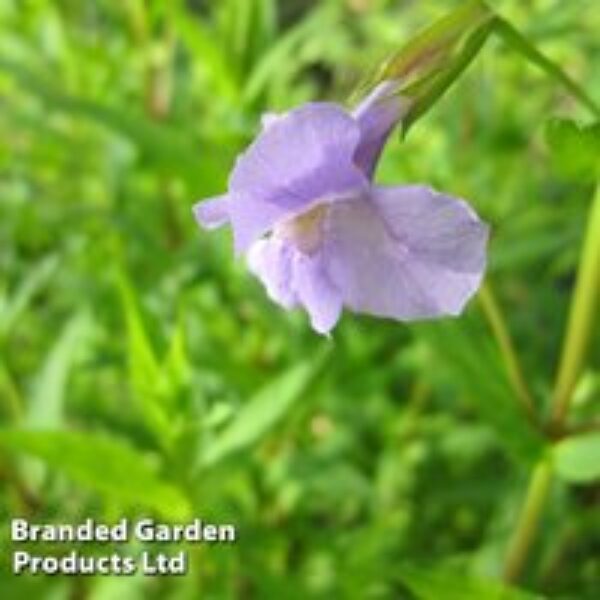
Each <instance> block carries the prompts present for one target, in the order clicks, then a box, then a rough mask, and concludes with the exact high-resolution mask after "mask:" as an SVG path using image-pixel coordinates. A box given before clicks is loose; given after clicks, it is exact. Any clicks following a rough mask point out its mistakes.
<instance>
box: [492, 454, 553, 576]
mask: <svg viewBox="0 0 600 600" xmlns="http://www.w3.org/2000/svg"><path fill="white" fill-rule="evenodd" d="M551 483H552V466H551V464H550V463H549V462H548V461H546V460H544V461H542V462H540V463H539V464H538V465H537V466H536V467H535V469H534V470H533V472H532V474H531V479H530V481H529V487H528V488H527V494H526V496H525V504H524V505H523V508H522V510H521V514H520V515H519V518H518V521H517V525H516V527H515V529H514V533H513V535H512V537H511V539H510V542H509V544H508V551H507V554H506V560H505V562H504V570H503V572H502V578H503V579H504V581H506V582H509V583H510V582H514V581H516V580H517V579H518V578H519V576H520V575H521V573H522V572H523V569H524V568H525V565H526V563H527V557H528V556H529V551H530V549H531V546H532V544H533V541H534V539H535V537H536V534H537V532H538V530H539V526H540V521H541V517H542V512H543V510H544V506H545V504H546V499H547V497H548V493H549V492H550V487H551Z"/></svg>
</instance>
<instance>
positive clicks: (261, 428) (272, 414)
mask: <svg viewBox="0 0 600 600" xmlns="http://www.w3.org/2000/svg"><path fill="white" fill-rule="evenodd" d="M322 362H323V360H322V358H319V359H317V360H316V361H314V362H311V363H304V364H302V365H298V366H296V367H293V368H291V369H289V370H288V371H286V372H285V373H283V375H280V376H279V378H277V379H276V380H275V381H274V382H272V383H270V384H268V385H267V386H265V387H264V388H262V389H261V390H260V391H259V392H258V393H257V394H256V395H255V396H254V397H253V398H251V399H250V400H249V401H248V402H247V403H246V404H245V405H244V406H243V407H242V408H241V409H240V411H239V412H238V413H237V416H236V418H235V419H234V421H233V422H232V423H231V424H230V425H229V426H227V427H226V428H225V430H224V431H223V432H222V433H220V434H219V435H218V436H217V438H216V439H215V440H214V441H213V442H212V443H211V444H210V445H209V446H208V447H207V448H206V449H205V451H204V454H203V456H202V462H203V464H205V465H210V464H214V463H216V462H218V461H220V460H222V459H223V458H225V457H226V456H228V455H229V454H231V453H233V452H237V451H239V450H242V449H243V448H246V447H247V446H250V445H252V444H253V443H254V442H256V441H257V440H259V439H260V438H261V437H262V436H263V435H264V434H265V433H266V432H267V431H268V430H269V429H271V428H272V427H273V426H274V425H275V424H276V423H277V422H278V421H279V420H280V419H282V418H283V417H284V415H285V414H286V413H287V412H288V410H289V409H290V408H291V406H292V405H293V404H294V402H296V401H297V400H299V399H300V398H301V397H302V395H303V393H304V391H305V390H306V388H307V386H308V384H309V383H310V381H311V380H312V379H313V378H314V376H315V374H316V372H317V371H318V370H319V367H320V366H321V364H322Z"/></svg>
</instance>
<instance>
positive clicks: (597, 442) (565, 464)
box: [553, 432, 600, 483]
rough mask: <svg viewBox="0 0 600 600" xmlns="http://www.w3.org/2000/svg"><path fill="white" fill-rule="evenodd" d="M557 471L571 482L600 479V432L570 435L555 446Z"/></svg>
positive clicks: (588, 481)
mask: <svg viewBox="0 0 600 600" xmlns="http://www.w3.org/2000/svg"><path fill="white" fill-rule="evenodd" d="M553 455H554V461H555V467H556V472H557V473H558V474H559V475H560V476H561V477H562V478H563V479H564V480H565V481H568V482H571V483H592V482H595V481H598V480H599V479H600V433H596V432H594V433H587V434H584V435H578V436H573V437H569V438H567V439H565V440H562V441H560V442H558V443H557V444H555V446H554V447H553Z"/></svg>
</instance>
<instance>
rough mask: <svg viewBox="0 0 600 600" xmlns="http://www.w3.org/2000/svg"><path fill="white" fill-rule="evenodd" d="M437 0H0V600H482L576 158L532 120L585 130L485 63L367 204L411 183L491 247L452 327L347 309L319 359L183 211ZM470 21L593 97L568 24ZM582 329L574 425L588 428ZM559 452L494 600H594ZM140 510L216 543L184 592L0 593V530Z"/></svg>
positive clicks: (172, 582) (397, 147)
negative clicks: (249, 148) (519, 563)
mask: <svg viewBox="0 0 600 600" xmlns="http://www.w3.org/2000/svg"><path fill="white" fill-rule="evenodd" d="M457 4H458V3H457V2H449V1H445V2H442V1H441V0H439V1H438V0H435V1H434V0H431V1H427V2H409V1H401V0H389V1H386V0H326V1H321V2H316V1H314V2H311V1H308V0H286V1H285V2H283V1H280V2H276V1H275V0H218V1H217V0H210V1H209V0H205V1H202V0H196V1H190V2H184V1H183V0H176V1H171V2H161V1H160V0H154V1H150V0H148V1H143V0H123V1H122V2H110V1H109V0H96V1H91V0H85V1H81V0H54V1H53V0H2V2H1V3H0V107H1V110H0V399H1V403H0V415H1V418H2V420H3V423H4V424H5V427H4V429H3V430H2V432H1V433H0V448H1V454H0V466H1V473H0V477H1V480H0V493H1V496H0V512H1V514H2V530H1V532H0V533H1V536H2V539H1V541H0V544H1V548H2V557H1V561H2V566H1V568H2V572H1V574H0V587H1V589H0V595H1V596H2V597H3V598H25V597H29V598H33V597H35V598H52V599H60V598H90V599H94V600H99V599H103V600H104V599H107V598H128V599H129V598H138V597H139V598H153V597H156V598H158V597H161V598H215V599H221V598H274V599H275V598H282V599H287V598H290V599H293V598H313V597H314V598H411V597H413V596H412V595H414V596H415V597H418V598H440V599H442V600H443V599H445V598H457V599H461V600H462V599H465V598H477V599H480V598H481V599H485V598H492V597H493V598H504V597H506V598H508V597H509V596H508V594H509V592H502V591H501V590H500V588H499V587H497V586H499V584H495V583H489V581H493V580H496V579H497V578H499V577H500V575H501V573H502V570H503V564H504V560H505V556H506V552H507V547H508V545H509V540H510V538H511V534H512V533H513V531H514V529H515V523H516V520H517V515H518V513H519V510H520V508H521V505H522V503H523V498H524V494H525V490H526V488H527V481H528V478H529V475H530V472H531V470H532V467H533V464H534V463H535V462H536V461H537V460H539V457H540V456H541V455H542V454H543V453H544V452H550V450H549V449H548V448H549V446H548V442H547V440H546V437H545V436H544V435H543V434H542V432H540V430H539V429H538V428H537V427H536V426H535V425H531V424H530V423H529V422H528V420H527V419H526V418H524V414H523V409H522V407H521V405H520V404H519V402H518V399H519V397H520V398H521V400H523V398H524V397H526V396H527V395H530V396H531V397H532V403H533V405H534V406H535V408H536V410H537V411H538V413H539V414H544V413H545V412H547V411H548V409H549V402H550V396H551V392H552V386H553V381H554V379H555V372H556V368H557V364H558V362H559V358H560V348H561V342H562V339H563V335H564V331H565V327H566V322H567V315H568V308H569V303H570V299H571V296H572V292H573V287H574V281H575V274H576V268H577V263H578V256H579V252H580V248H581V244H582V240H583V232H584V230H585V226H586V215H587V211H588V207H589V205H590V202H591V198H592V196H593V189H594V185H593V178H592V177H591V174H590V170H589V169H588V168H586V164H585V161H581V160H580V155H581V154H587V155H589V154H590V153H591V154H593V153H594V152H595V151H597V149H598V146H594V145H593V143H591V145H590V146H589V147H588V149H587V150H586V151H585V152H582V151H581V147H580V145H579V143H578V142H576V141H573V143H571V141H570V140H571V138H572V137H573V136H575V134H576V132H575V131H574V130H573V127H574V126H571V125H568V124H566V123H565V122H558V123H557V122H552V121H551V119H552V118H554V117H560V116H567V117H569V118H575V119H578V120H580V121H581V122H583V123H589V121H590V119H589V115H588V114H587V113H586V112H585V110H584V109H583V108H580V107H578V106H577V105H576V104H575V103H574V101H573V100H571V99H570V98H569V97H568V95H567V94H565V92H564V91H563V90H562V89H560V88H559V86H557V85H556V83H554V82H552V81H550V80H549V79H548V78H547V77H546V76H545V75H544V74H542V73H540V72H538V71H536V70H535V69H533V68H532V67H531V66H529V65H528V64H527V63H525V62H524V61H523V60H522V59H521V58H520V57H519V56H518V55H517V54H515V53H514V52H513V51H512V50H510V49H508V48H507V47H506V46H505V45H503V44H501V43H499V42H497V41H493V42H492V43H490V44H489V45H488V46H486V48H485V49H484V51H483V52H482V54H481V55H480V56H479V57H478V58H477V60H476V61H475V63H474V64H473V65H472V66H471V67H470V68H469V70H468V72H467V74H466V76H465V77H463V78H462V79H461V80H460V81H459V82H458V83H457V84H456V85H455V87H454V88H453V89H452V90H451V92H450V93H449V94H448V95H447V96H445V97H444V99H443V100H442V101H441V102H439V103H438V105H437V106H436V107H435V108H434V109H433V110H432V111H431V112H430V113H429V114H428V115H427V117H426V118H425V119H424V120H422V121H421V122H419V123H418V124H417V125H416V126H415V127H414V129H413V130H412V131H411V133H410V135H409V136H408V138H407V139H406V140H405V141H404V142H402V143H401V141H400V140H399V139H396V140H394V141H393V142H392V143H391V144H390V145H389V147H388V149H387V151H386V154H385V156H384V160H383V162H382V164H381V167H380V171H379V174H378V177H379V179H380V180H381V181H388V182H400V181H407V182H430V183H431V184H433V185H434V186H436V187H438V188H440V189H443V190H446V191H448V192H450V193H452V194H454V195H457V196H462V197H464V198H468V199H470V201H471V202H472V203H473V205H474V206H475V207H476V209H477V211H478V212H479V213H480V214H481V215H482V216H483V217H484V218H485V219H486V220H487V221H488V222H490V223H491V224H492V230H493V236H492V241H491V245H490V269H489V277H488V287H487V288H486V292H485V293H484V294H483V296H481V297H480V298H479V299H477V300H475V301H474V302H472V304H471V306H470V308H469V310H468V312H467V314H466V315H465V316H464V317H462V318H460V319H458V320H447V321H440V322H434V323H431V324H413V325H406V326H405V325H402V324H396V323H392V322H387V321H382V320H375V319H371V318H367V317H357V316H354V315H346V316H345V317H344V318H343V322H342V323H341V325H340V326H339V327H338V328H337V329H336V330H335V332H334V334H333V338H332V339H331V340H328V339H325V338H322V337H319V336H317V335H315V334H314V333H313V332H312V331H311V330H310V328H309V326H308V324H307V320H306V317H305V315H303V314H301V313H286V312H284V311H282V310H279V309H278V308H277V307H275V306H274V305H272V304H271V303H270V302H269V301H268V299H267V298H266V296H265V294H264V291H263V289H262V288H261V286H260V284H259V283H258V282H257V281H255V280H254V279H253V278H252V277H251V276H250V275H249V274H248V272H247V271H246V269H245V267H244V265H243V264H242V263H240V262H236V261H235V260H234V259H233V257H232V253H231V240H230V237H229V234H228V233H227V232H219V233H216V234H211V235H208V234H206V233H205V232H200V231H199V230H198V229H197V227H196V225H195V223H194V222H193V219H192V217H191V206H192V204H193V203H194V201H195V200H197V199H199V198H202V197H206V196H209V195H212V194H217V193H220V192H221V191H222V190H223V189H224V187H225V184H226V178H227V174H228V171H229V169H230V168H231V165H232V162H233V160H234V157H235V155H236V154H237V153H238V152H239V151H240V150H241V149H242V148H243V147H244V145H246V144H247V143H248V142H249V140H251V139H252V137H253V135H254V133H255V132H256V129H257V124H258V120H259V116H260V114H261V113H262V112H263V111H265V110H283V109H286V108H289V107H291V106H293V105H295V104H298V103H300V102H303V101H306V100H309V99H335V100H338V101H343V100H344V99H346V98H348V97H349V95H350V93H351V92H352V91H353V90H354V89H355V87H356V85H357V83H358V82H359V81H360V80H361V79H362V78H363V76H364V75H365V74H366V73H367V72H370V71H372V69H373V67H374V65H376V64H377V63H378V62H379V61H380V60H381V59H383V58H384V57H385V56H386V55H387V54H389V53H390V52H392V51H394V50H396V49H397V48H398V47H399V46H400V45H401V44H402V43H404V42H405V41H406V40H407V39H408V38H409V37H410V36H411V35H413V34H414V33H415V32H416V31H417V30H418V29H419V28H420V27H423V26H424V25H427V24H428V23H430V22H431V21H432V20H434V19H435V18H438V17H439V16H440V15H442V14H443V13H444V12H445V11H447V10H449V9H450V8H452V7H453V6H456V5H457ZM495 7H496V8H498V10H499V11H500V12H501V13H502V14H503V15H504V16H505V17H507V18H508V19H509V20H511V22H513V23H514V24H515V25H516V26H517V27H519V28H520V29H521V30H522V31H524V32H526V33H527V35H528V37H529V39H530V41H532V42H534V43H535V44H536V45H537V46H538V47H539V48H540V49H541V50H542V51H543V52H544V53H546V54H547V55H548V56H550V57H552V58H553V59H554V60H555V61H556V62H557V63H559V64H560V65H561V66H562V67H563V68H564V69H565V71H567V72H568V73H569V74H570V75H571V76H572V77H573V78H574V79H575V80H576V81H578V82H581V83H582V85H583V86H584V87H585V88H586V89H587V91H588V92H589V94H590V95H591V96H592V97H595V98H598V99H600V36H599V35H598V33H599V31H600V12H599V11H598V9H597V3H596V2H594V1H593V0H589V1H586V0H577V1H573V2H561V1H560V0H536V1H531V2H527V3H525V2H518V1H517V0H505V1H503V2H498V3H495ZM549 122H550V124H549ZM553 140H554V141H555V142H556V143H554V144H552V143H548V142H549V141H550V142H552V141H553ZM553 146H554V150H553V149H552V147H553ZM599 154H600V152H599ZM591 335H592V343H591V349H592V352H591V355H590V357H589V361H588V362H587V363H586V364H587V366H586V367H585V369H584V370H583V373H582V376H581V377H580V378H579V379H578V382H577V387H576V389H575V396H574V400H575V401H574V406H573V409H572V411H571V415H570V422H571V424H572V426H573V427H578V426H579V425H581V424H584V423H589V421H590V420H591V419H592V418H593V415H594V413H595V414H597V413H598V400H599V397H600V343H599V342H600V332H599V330H598V326H597V324H596V326H595V329H593V331H592V332H591ZM507 336H509V338H510V340H512V342H511V344H512V346H513V347H514V349H516V350H515V351H516V354H517V355H518V361H519V365H520V366H518V367H517V369H516V372H515V368H514V364H513V365H512V366H511V362H510V356H511V355H510V352H508V354H507V346H506V342H507V339H508V338H507ZM498 340H500V344H499V343H498ZM503 341H504V345H502V342H503ZM509 345H510V344H509ZM507 364H508V366H509V368H508V369H507ZM519 371H520V372H521V377H520V378H519ZM524 387H526V388H527V389H528V390H529V391H525V392H524V391H523V389H524ZM594 439H595V440H596V441H595V442H594ZM590 441H591V442H594V443H590V444H588V445H587V446H586V447H585V451H581V450H577V448H576V449H575V452H574V455H573V454H569V453H568V452H563V453H562V454H561V455H560V457H559V462H560V461H562V462H560V464H562V465H563V466H562V467H560V468H559V471H560V473H559V474H561V473H562V475H563V476H564V477H563V479H564V478H566V479H567V480H570V481H567V482H565V481H564V480H561V479H560V478H559V477H555V478H553V479H552V482H551V483H550V487H549V498H548V499H547V502H546V503H545V510H544V511H543V520H542V522H541V527H540V535H539V536H537V537H536V539H535V541H534V544H533V547H532V549H531V552H529V557H528V560H527V561H526V564H524V565H523V573H522V576H521V581H520V584H521V585H522V586H523V588H525V589H530V590H534V591H535V592H537V593H543V594H546V595H547V596H548V597H552V598H577V599H585V598H589V599H592V598H597V594H598V590H599V589H600V562H599V560H598V556H599V551H600V513H599V512H598V501H599V499H600V489H599V488H598V486H597V484H594V482H593V480H592V479H593V478H592V477H591V476H590V472H592V474H596V468H595V466H594V465H597V464H599V463H600V450H599V449H598V446H599V444H598V443H596V442H597V438H590ZM594 448H595V451H594ZM34 457H36V458H34ZM582 473H583V474H582ZM573 480H575V483H574V481H573ZM573 483H574V484H573ZM146 514H153V515H156V516H157V518H161V519H165V520H169V519H175V520H177V519H186V518H191V517H193V516H200V517H202V518H205V519H207V520H209V521H213V522H226V523H229V522H231V523H235V524H236V525H237V526H238V528H239V532H240V539H239V542H238V543H237V544H235V545H234V546H221V547H215V546H210V547H207V546H198V547H194V548H190V550H191V556H192V561H193V564H192V567H191V572H190V574H189V576H188V577H185V578H177V579H175V578H173V579H168V578H167V579H144V578H142V577H133V578H115V579H110V578H108V579H107V578H65V577H58V578H50V577H47V578H42V577H37V578H33V577H19V578H16V577H13V576H11V575H10V574H9V571H8V569H9V560H10V554H9V550H11V549H13V548H14V545H13V544H11V543H10V541H9V530H8V521H9V519H10V517H11V516H14V515H24V516H27V517H28V518H29V519H31V520H32V521H35V522H78V521H81V520H83V519H85V518H86V517H88V516H93V517H94V518H96V519H97V520H100V521H103V520H108V521H110V520H114V519H116V518H119V517H121V516H123V515H127V516H129V517H130V518H135V517H137V516H140V515H146ZM69 549H71V548H69ZM82 550H83V551H84V552H88V553H89V552H92V553H94V552H106V548H104V549H102V548H100V547H98V548H93V547H91V546H90V545H87V546H85V547H83V548H82ZM139 550H140V548H137V547H134V548H127V549H126V551H131V552H133V553H135V552H137V551H139ZM32 551H36V552H38V553H39V552H56V553H60V552H64V551H65V547H64V546H63V547H58V546H54V547H53V546H48V547H41V546H40V545H37V546H35V547H32ZM486 582H488V583H486ZM504 593H506V594H507V595H502V594H504ZM453 594H454V595H453ZM469 594H470V595H469ZM511 597H512V596H511ZM514 597H515V598H516V597H521V596H519V595H518V593H517V592H514Z"/></svg>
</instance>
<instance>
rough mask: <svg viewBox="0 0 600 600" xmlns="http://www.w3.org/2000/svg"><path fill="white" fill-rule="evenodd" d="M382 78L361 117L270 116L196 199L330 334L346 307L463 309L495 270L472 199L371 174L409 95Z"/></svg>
mask: <svg viewBox="0 0 600 600" xmlns="http://www.w3.org/2000/svg"><path fill="white" fill-rule="evenodd" d="M393 88H394V82H386V83H383V84H381V85H380V86H379V87H378V88H376V89H375V91H374V92H373V93H372V94H371V95H370V96H369V97H367V98H366V99H365V100H364V101H363V102H362V103H361V104H360V105H359V106H358V107H357V108H356V109H355V110H354V111H353V112H352V113H349V112H347V111H345V110H344V109H343V108H342V107H341V106H338V105H337V104H333V103H328V102H317V103H309V104H306V105H304V106H301V107H299V108H296V109H294V110H291V111H290V112H288V113H286V114H284V115H281V116H279V115H278V116H271V115H269V116H267V117H266V118H265V119H263V130H262V132H261V133H260V134H259V135H258V137H257V138H256V140H255V141H254V142H253V143H252V144H251V145H250V147H249V148H248V149H247V150H246V151H245V152H244V153H243V154H242V155H241V156H240V157H239V158H238V159H237V162H236V165H235V168H234V169H233V173H232V174H231V177H230V179H229V189H228V192H227V194H225V195H224V196H220V197H218V198H214V199H211V200H208V201H205V202H201V203H198V204H196V205H195V207H194V213H195V216H196V219H197V220H198V222H199V223H200V224H201V225H203V226H204V227H207V228H215V227H219V226H221V225H224V224H226V223H229V224H230V225H231V227H232V229H233V235H234V245H235V249H236V252H237V253H246V255H247V259H248V263H249V266H250V269H251V270H252V271H253V272H254V273H255V274H256V275H257V276H258V278H259V279H260V280H261V281H262V283H263V284H264V286H265V288H266V290H267V293H268V295H269V296H270V297H271V298H272V299H273V300H274V301H275V302H277V303H279V304H280V305H282V306H283V307H285V308H293V307H296V306H303V307H304V308H305V309H306V310H307V311H308V314H309V316H310V321H311V324H312V326H313V328H314V329H315V330H316V331H318V332H320V333H327V332H329V331H330V330H331V329H332V328H333V326H334V325H335V324H336V322H337V321H338V319H339V317H340V315H341V312H342V309H343V307H346V308H348V309H349V310H351V311H354V312H359V313H366V314H371V315H376V316H380V317H389V318H393V319H397V320H401V321H411V320H415V319H426V318H433V317H439V316H444V315H457V314H459V313H460V312H461V311H462V309H463V307H464V305H465V303H466V302H467V301H468V300H469V298H470V297H471V296H472V295H473V294H474V293H475V291H476V290H477V288H478V287H479V284H480V282H481V279H482V276H483V272H484V269H485V262H486V256H485V248H486V243H487V238H488V228H487V226H486V225H485V224H484V223H482V222H481V221H480V220H479V218H478V217H477V215H476V214H475V212H474V211H473V210H472V209H471V208H470V207H469V205H467V204H466V203H465V202H464V201H463V200H459V199H455V198H451V197H449V196H446V195H444V194H440V193H438V192H436V191H434V190H432V189H431V188H429V187H427V186H422V185H409V186H391V187H384V186H377V185H374V184H373V183H372V176H373V172H374V170H375V166H376V163H377V160H378V158H379V155H380V153H381V150H382V148H383V146H384V144H385V142H386V140H387V138H388V136H389V134H390V132H391V130H392V129H393V128H394V127H395V126H396V125H397V123H398V122H399V121H400V120H401V119H402V116H403V114H405V111H406V110H407V108H408V103H407V102H403V101H402V99H401V98H398V96H397V95H395V94H394V93H393Z"/></svg>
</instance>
